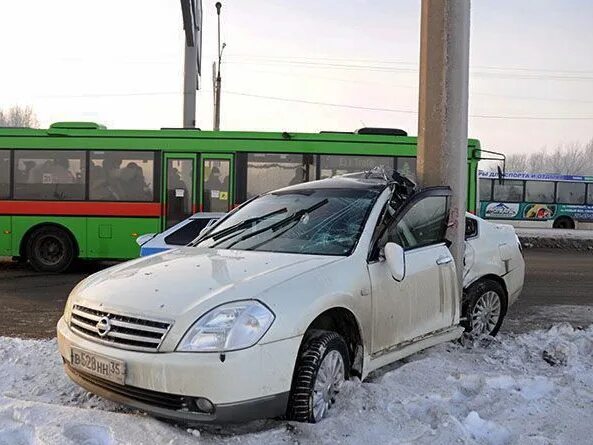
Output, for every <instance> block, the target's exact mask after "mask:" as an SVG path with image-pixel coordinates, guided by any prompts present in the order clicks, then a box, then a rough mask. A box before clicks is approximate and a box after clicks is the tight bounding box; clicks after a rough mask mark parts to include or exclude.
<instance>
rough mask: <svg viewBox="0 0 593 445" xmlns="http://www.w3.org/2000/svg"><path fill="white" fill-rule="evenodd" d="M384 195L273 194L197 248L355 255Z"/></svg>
mask: <svg viewBox="0 0 593 445" xmlns="http://www.w3.org/2000/svg"><path fill="white" fill-rule="evenodd" d="M379 193H380V191H378V190H352V189H346V190H344V189H317V190H298V191H290V192H277V193H270V194H267V195H264V196H261V197H259V198H257V199H255V200H254V201H252V202H251V203H249V204H247V205H246V206H245V207H244V208H242V209H240V210H239V211H237V212H236V213H235V214H233V215H232V216H230V217H229V218H228V219H227V220H226V221H224V222H223V223H222V224H221V225H220V226H218V227H215V228H214V229H213V231H212V232H210V233H209V234H207V235H206V237H204V238H202V240H201V241H199V242H198V243H197V246H200V247H212V248H221V249H238V250H261V251H268V252H284V253H303V254H311V255H349V254H350V252H351V251H352V250H353V248H354V247H355V246H356V242H357V241H358V237H359V236H360V233H361V232H362V227H363V226H364V222H365V221H366V218H367V215H368V213H369V211H370V209H371V207H372V205H373V203H374V202H375V199H376V197H377V196H378V194H379Z"/></svg>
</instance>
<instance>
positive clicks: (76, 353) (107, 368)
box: [70, 348, 126, 385]
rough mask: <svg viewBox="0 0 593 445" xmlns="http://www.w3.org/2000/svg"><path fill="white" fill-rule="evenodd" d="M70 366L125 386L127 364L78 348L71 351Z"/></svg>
mask: <svg viewBox="0 0 593 445" xmlns="http://www.w3.org/2000/svg"><path fill="white" fill-rule="evenodd" d="M70 351H71V352H70V365H71V366H72V367H73V368H76V369H80V370H81V371H84V372H87V373H89V374H93V375H95V376H97V377H101V378H103V379H105V380H110V381H112V382H115V383H119V384H120V385H123V384H124V383H125V379H126V363H125V362H123V361H122V360H116V359H113V358H109V357H105V356H103V355H98V354H94V353H92V352H87V351H83V350H81V349H78V348H71V350H70Z"/></svg>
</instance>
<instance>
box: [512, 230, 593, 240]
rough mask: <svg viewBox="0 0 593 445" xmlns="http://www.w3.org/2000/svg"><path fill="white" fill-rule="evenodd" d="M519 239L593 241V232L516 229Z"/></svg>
mask: <svg viewBox="0 0 593 445" xmlns="http://www.w3.org/2000/svg"><path fill="white" fill-rule="evenodd" d="M515 232H517V235H519V237H535V238H556V239H561V238H564V239H581V240H593V230H574V229H544V228H540V229H535V228H527V227H521V228H520V227H515Z"/></svg>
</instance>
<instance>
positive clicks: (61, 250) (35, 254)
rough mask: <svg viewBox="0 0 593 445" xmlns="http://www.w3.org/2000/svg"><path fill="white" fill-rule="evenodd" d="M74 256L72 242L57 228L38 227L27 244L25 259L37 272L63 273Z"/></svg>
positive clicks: (64, 232)
mask: <svg viewBox="0 0 593 445" xmlns="http://www.w3.org/2000/svg"><path fill="white" fill-rule="evenodd" d="M75 255H76V254H75V246H74V241H73V240H72V238H71V237H70V235H69V234H68V233H66V231H64V230H63V229H60V228H59V227H51V226H47V227H40V228H39V229H36V230H35V231H34V232H33V233H32V234H31V236H30V237H29V240H28V242H27V259H28V260H29V263H30V264H31V266H32V267H33V269H35V270H36V271H38V272H52V273H58V272H64V271H65V270H67V269H68V268H69V267H70V265H71V264H72V261H73V260H74V257H75Z"/></svg>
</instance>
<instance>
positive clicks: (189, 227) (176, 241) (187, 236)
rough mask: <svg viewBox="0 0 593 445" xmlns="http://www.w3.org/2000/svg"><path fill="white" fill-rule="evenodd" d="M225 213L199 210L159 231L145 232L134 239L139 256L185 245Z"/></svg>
mask: <svg viewBox="0 0 593 445" xmlns="http://www.w3.org/2000/svg"><path fill="white" fill-rule="evenodd" d="M224 215H225V213H215V212H201V213H196V214H194V215H192V216H190V217H189V218H187V219H186V220H183V221H181V222H180V223H177V224H175V225H174V226H173V227H170V228H168V229H167V230H165V231H164V232H161V233H147V234H145V235H141V236H139V237H138V238H137V239H136V242H137V243H138V245H139V246H140V256H148V255H152V254H154V253H159V252H164V251H165V250H169V249H175V248H176V247H179V246H186V245H188V244H189V243H191V242H192V241H193V240H194V239H196V238H197V237H198V235H199V234H200V232H201V231H202V230H204V229H205V228H206V227H209V226H211V225H212V224H214V222H216V221H217V220H219V219H220V218H222V217H223V216H224Z"/></svg>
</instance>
